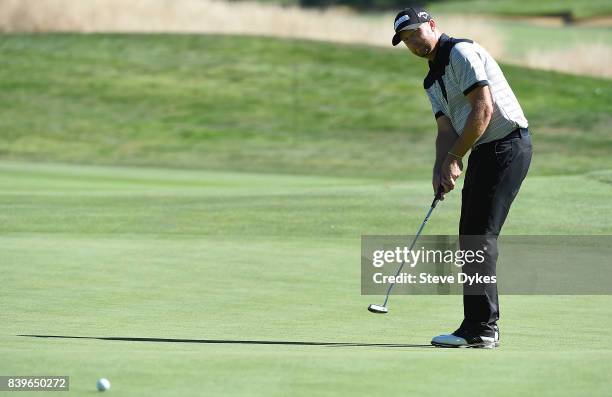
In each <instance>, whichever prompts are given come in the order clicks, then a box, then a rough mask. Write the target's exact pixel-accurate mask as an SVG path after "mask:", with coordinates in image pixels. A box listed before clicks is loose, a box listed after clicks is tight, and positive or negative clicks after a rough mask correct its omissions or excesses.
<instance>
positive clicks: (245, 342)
mask: <svg viewBox="0 0 612 397" xmlns="http://www.w3.org/2000/svg"><path fill="white" fill-rule="evenodd" d="M17 336H23V337H28V338H55V339H95V340H106V341H122V342H162V343H206V344H229V345H290V346H327V347H427V348H430V347H432V346H431V345H412V344H403V343H350V342H294V341H277V340H229V339H170V338H131V337H122V336H106V337H99V336H69V335H17Z"/></svg>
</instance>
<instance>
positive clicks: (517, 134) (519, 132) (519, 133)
mask: <svg viewBox="0 0 612 397" xmlns="http://www.w3.org/2000/svg"><path fill="white" fill-rule="evenodd" d="M528 135H529V128H521V127H519V128H517V129H516V130H514V131H512V132H511V133H509V134H508V135H506V136H505V137H503V138H500V139H496V140H494V141H491V142H485V143H481V144H480V145H476V147H474V148H473V149H472V150H476V149H478V148H479V147H480V146H485V145H495V144H496V143H498V142H504V141H509V140H510V139H516V138H519V139H520V138H522V137H524V136H528Z"/></svg>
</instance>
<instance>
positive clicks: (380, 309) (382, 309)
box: [368, 304, 389, 314]
mask: <svg viewBox="0 0 612 397" xmlns="http://www.w3.org/2000/svg"><path fill="white" fill-rule="evenodd" d="M368 310H369V311H371V312H372V313H377V314H386V313H389V309H387V307H386V306H381V305H374V304H372V305H370V306H368Z"/></svg>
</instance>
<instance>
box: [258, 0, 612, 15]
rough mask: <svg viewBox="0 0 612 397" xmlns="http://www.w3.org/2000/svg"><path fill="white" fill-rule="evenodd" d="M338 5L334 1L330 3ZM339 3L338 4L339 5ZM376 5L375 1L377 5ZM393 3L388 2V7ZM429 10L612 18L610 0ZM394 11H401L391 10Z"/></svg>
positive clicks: (437, 4)
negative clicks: (610, 16) (606, 16)
mask: <svg viewBox="0 0 612 397" xmlns="http://www.w3.org/2000/svg"><path fill="white" fill-rule="evenodd" d="M257 1H258V2H261V3H276V4H282V5H297V4H300V1H299V0H257ZM329 3H330V4H331V3H334V1H329ZM335 3H338V2H335ZM340 3H341V4H343V5H349V6H350V5H351V2H350V1H340ZM374 3H375V2H374ZM389 3H390V2H387V5H388V4H389ZM423 3H425V4H427V9H428V10H431V11H432V12H436V13H437V12H442V13H447V12H451V13H461V14H492V15H512V16H541V15H559V14H566V13H569V14H571V15H572V16H573V17H575V18H588V17H597V16H605V15H612V5H611V4H610V2H609V1H606V0H573V1H572V0H540V1H517V0H495V1H489V0H439V1H424V2H423ZM390 8H391V9H401V7H400V6H398V7H390Z"/></svg>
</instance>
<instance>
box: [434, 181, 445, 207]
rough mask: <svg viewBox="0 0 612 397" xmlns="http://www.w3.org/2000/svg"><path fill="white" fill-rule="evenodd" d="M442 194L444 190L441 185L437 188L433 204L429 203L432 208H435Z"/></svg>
mask: <svg viewBox="0 0 612 397" xmlns="http://www.w3.org/2000/svg"><path fill="white" fill-rule="evenodd" d="M442 193H444V188H443V187H442V185H440V186H438V191H437V192H436V197H434V200H433V202H432V203H431V206H432V208H436V205H438V201H440V199H441V198H442Z"/></svg>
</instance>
